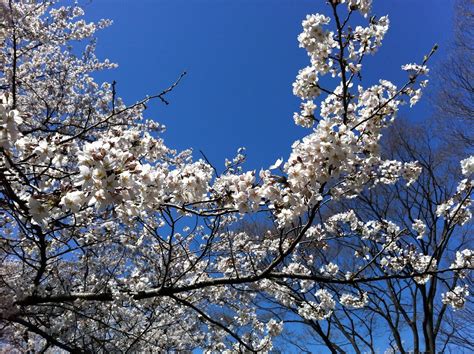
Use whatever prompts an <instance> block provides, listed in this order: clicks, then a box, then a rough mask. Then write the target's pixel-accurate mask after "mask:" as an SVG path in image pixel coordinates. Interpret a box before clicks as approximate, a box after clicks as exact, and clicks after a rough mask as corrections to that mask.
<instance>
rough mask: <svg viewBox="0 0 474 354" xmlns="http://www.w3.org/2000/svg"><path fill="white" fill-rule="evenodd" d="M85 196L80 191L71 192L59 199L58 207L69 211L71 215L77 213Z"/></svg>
mask: <svg viewBox="0 0 474 354" xmlns="http://www.w3.org/2000/svg"><path fill="white" fill-rule="evenodd" d="M84 199H85V194H84V192H82V191H73V192H69V193H67V194H66V195H65V196H64V197H62V198H61V202H60V205H62V206H63V207H64V208H65V209H69V210H71V211H72V212H73V213H77V212H78V211H79V210H80V209H81V207H82V204H83V202H84Z"/></svg>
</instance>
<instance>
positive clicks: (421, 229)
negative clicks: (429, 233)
mask: <svg viewBox="0 0 474 354" xmlns="http://www.w3.org/2000/svg"><path fill="white" fill-rule="evenodd" d="M412 228H413V230H415V231H416V232H417V233H418V236H417V237H416V238H417V239H418V240H421V239H422V238H423V235H424V234H425V232H426V225H425V223H424V222H423V221H421V220H419V219H415V222H414V223H413V224H412Z"/></svg>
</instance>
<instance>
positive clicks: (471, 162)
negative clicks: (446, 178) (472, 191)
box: [461, 155, 474, 177]
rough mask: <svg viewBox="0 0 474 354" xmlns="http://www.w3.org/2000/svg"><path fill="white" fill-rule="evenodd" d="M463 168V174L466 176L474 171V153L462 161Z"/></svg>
mask: <svg viewBox="0 0 474 354" xmlns="http://www.w3.org/2000/svg"><path fill="white" fill-rule="evenodd" d="M461 170H462V174H463V175H464V176H466V177H469V176H471V175H472V174H473V173H474V155H472V156H469V157H468V158H467V159H464V160H462V161H461Z"/></svg>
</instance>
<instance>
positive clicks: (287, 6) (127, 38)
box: [80, 0, 453, 169]
mask: <svg viewBox="0 0 474 354" xmlns="http://www.w3.org/2000/svg"><path fill="white" fill-rule="evenodd" d="M84 1H85V6H84V8H85V10H86V14H87V17H88V18H89V19H99V18H104V17H105V18H110V19H112V20H113V21H114V24H113V26H112V27H110V28H108V29H106V30H104V31H102V32H101V33H100V35H99V42H98V54H99V57H101V58H106V57H107V58H109V59H111V60H112V61H115V62H117V63H118V64H119V68H118V69H116V70H114V71H110V72H107V73H105V74H100V75H98V78H99V79H100V80H109V81H112V80H114V79H115V80H116V81H117V82H118V91H119V94H120V96H122V97H123V98H124V99H125V101H126V102H127V103H133V102H135V101H136V100H138V99H140V98H142V97H144V96H145V95H147V94H153V93H156V92H160V91H161V90H162V89H164V88H166V87H167V86H168V85H169V84H170V83H172V82H173V81H174V80H175V79H176V78H177V77H178V76H179V74H180V73H181V72H182V71H183V70H186V71H188V75H187V76H186V77H185V79H184V81H183V82H182V83H181V85H180V86H179V87H178V88H177V89H176V90H175V91H174V92H173V93H172V94H171V95H170V96H169V97H168V99H169V100H170V102H171V104H170V105H169V106H164V105H163V104H161V103H159V102H155V103H152V104H151V105H150V109H149V111H148V114H147V115H148V117H151V118H154V119H156V120H158V121H160V122H161V123H163V124H165V125H166V126H167V127H168V131H167V132H166V133H165V141H166V143H167V145H168V146H170V147H174V148H177V149H184V148H189V147H192V148H194V149H195V156H196V157H198V156H199V150H203V151H204V152H205V153H206V155H207V156H208V157H209V159H210V160H211V161H212V162H213V163H214V164H216V165H217V166H218V167H222V166H223V161H224V158H225V157H232V156H234V153H235V151H236V149H237V148H238V147H240V146H245V147H247V152H248V163H247V168H249V169H259V168H260V167H261V166H268V165H270V164H271V163H273V162H274V161H275V160H276V158H278V157H280V156H283V157H287V156H288V153H289V150H290V145H291V144H292V142H293V141H294V140H296V139H299V138H301V137H303V136H304V135H305V134H307V133H308V132H309V131H308V130H305V129H303V128H299V127H296V126H295V125H294V124H293V120H292V115H293V112H294V111H296V110H298V106H299V100H298V99H297V98H296V97H294V96H293V95H292V92H291V84H292V82H293V80H294V78H295V75H296V73H297V71H298V70H299V69H300V68H302V67H304V66H306V65H307V64H308V59H307V56H306V53H305V51H304V50H303V49H300V48H298V43H297V39H296V37H297V35H298V33H300V31H301V20H302V19H303V18H304V17H305V15H306V14H308V13H315V12H323V13H326V14H328V7H327V6H326V5H325V1H323V0H312V1H308V0H232V1H231V0H94V1H92V2H89V1H88V0H82V1H80V3H81V4H84ZM374 10H375V11H374V13H375V14H377V15H378V16H382V15H385V14H389V16H390V20H391V28H390V30H389V33H388V35H387V37H386V40H385V42H384V45H383V47H382V48H381V50H380V51H379V53H378V54H377V55H376V56H374V57H372V58H370V60H367V61H366V62H365V64H366V65H365V75H364V81H363V83H362V84H363V85H369V84H371V83H373V82H374V81H375V80H378V79H379V78H384V79H389V80H392V81H393V82H394V83H396V84H400V83H402V82H403V80H404V79H405V78H406V76H405V74H404V73H402V72H401V71H400V65H402V64H405V63H408V62H414V61H417V62H419V61H420V60H421V58H422V57H423V55H424V54H426V53H428V52H429V50H430V48H431V46H432V45H433V44H434V43H439V44H440V50H439V52H438V53H437V55H436V57H435V59H434V61H433V63H435V62H436V61H439V60H440V59H442V57H443V56H444V55H445V53H446V52H445V50H446V47H447V44H448V43H449V40H450V38H451V35H452V20H453V19H452V16H453V1H450V0H378V1H375V7H374ZM402 114H403V115H405V116H408V117H410V119H417V120H421V119H423V118H424V117H426V116H427V114H429V113H428V105H427V104H426V100H424V101H423V102H422V103H421V104H420V105H419V106H417V107H416V109H414V110H411V111H409V110H404V111H403V112H402Z"/></svg>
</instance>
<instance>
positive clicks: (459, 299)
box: [441, 285, 469, 311]
mask: <svg viewBox="0 0 474 354" xmlns="http://www.w3.org/2000/svg"><path fill="white" fill-rule="evenodd" d="M468 296H469V290H468V286H467V285H464V286H456V287H455V288H454V289H453V290H451V291H448V292H447V293H444V294H441V299H442V301H443V304H447V305H450V306H451V307H452V308H453V309H454V310H455V311H456V310H460V309H462V308H463V307H464V304H465V303H466V298H467V297H468Z"/></svg>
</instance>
